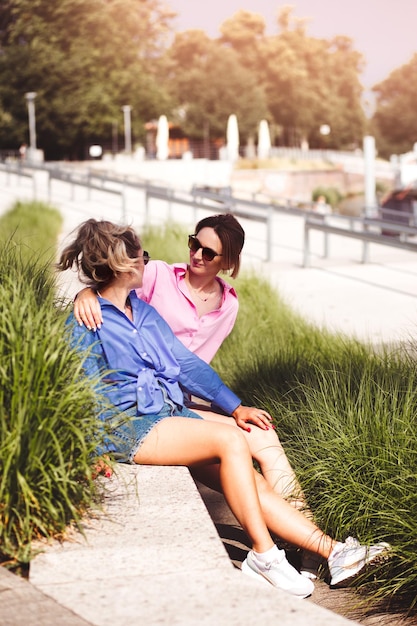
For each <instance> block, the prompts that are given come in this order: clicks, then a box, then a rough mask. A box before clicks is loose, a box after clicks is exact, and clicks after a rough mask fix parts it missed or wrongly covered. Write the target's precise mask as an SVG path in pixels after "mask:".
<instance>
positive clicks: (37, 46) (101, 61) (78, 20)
mask: <svg viewBox="0 0 417 626" xmlns="http://www.w3.org/2000/svg"><path fill="white" fill-rule="evenodd" d="M172 16H173V14H172V12H170V11H168V10H167V9H166V8H165V7H164V5H163V4H162V3H161V2H160V0H89V2H85V0H5V1H4V2H3V3H2V4H1V6H0V52H1V54H0V76H1V77H2V81H1V86H0V104H1V106H2V108H3V110H4V111H6V112H9V113H10V114H11V116H12V118H13V121H12V126H13V128H14V129H15V130H14V135H12V137H10V134H9V130H10V124H8V123H7V120H6V122H4V121H3V120H2V116H0V143H1V144H2V145H5V142H6V141H8V142H10V140H11V139H12V140H14V141H17V140H19V141H22V139H23V136H24V134H25V129H26V110H25V102H24V94H25V92H28V91H35V92H36V93H37V98H36V124H37V135H38V144H39V147H40V148H43V149H44V150H45V151H46V154H47V156H54V157H55V156H63V155H65V156H81V154H80V152H81V153H82V150H83V149H84V148H85V146H86V145H88V143H91V142H95V141H104V140H105V139H106V138H107V137H108V138H111V133H112V125H113V124H114V123H115V122H116V121H117V120H121V119H122V114H121V110H120V109H121V107H122V106H123V105H125V104H129V105H131V106H132V129H133V131H134V132H136V134H137V135H139V133H140V132H142V126H143V122H144V121H146V119H148V118H149V117H153V116H155V115H158V114H159V112H160V111H162V109H163V108H164V106H165V105H166V104H167V103H168V97H167V94H166V92H165V90H164V89H163V88H162V87H161V86H160V84H159V83H158V80H157V65H158V58H159V56H160V54H161V50H162V49H163V46H164V45H165V43H166V41H165V39H164V38H165V36H166V35H167V34H168V33H169V22H170V18H171V17H172ZM18 137H19V139H18ZM8 145H10V143H8Z"/></svg>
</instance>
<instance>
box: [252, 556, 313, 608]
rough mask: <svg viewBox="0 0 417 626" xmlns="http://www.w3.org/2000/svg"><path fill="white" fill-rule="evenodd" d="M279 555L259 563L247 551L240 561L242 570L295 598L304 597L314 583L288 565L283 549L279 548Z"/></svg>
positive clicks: (307, 594)
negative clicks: (274, 558) (244, 557)
mask: <svg viewBox="0 0 417 626" xmlns="http://www.w3.org/2000/svg"><path fill="white" fill-rule="evenodd" d="M278 553H279V557H278V558H277V559H276V560H275V561H271V562H270V563H266V564H265V563H261V562H260V561H258V560H257V559H256V557H255V555H254V554H253V552H252V551H251V552H249V553H248V555H247V557H246V559H245V560H244V561H243V563H242V572H243V573H244V574H247V575H248V576H252V577H253V578H257V579H258V580H264V581H266V582H268V583H270V584H271V585H273V586H274V587H278V589H282V590H283V591H286V592H287V593H291V594H292V595H293V596H296V597H297V598H306V597H307V596H310V595H311V594H312V593H313V591H314V585H313V583H312V582H311V580H309V579H308V578H304V576H301V574H299V573H298V572H297V570H296V569H295V568H294V567H293V566H292V565H290V563H288V561H287V557H286V556H285V552H284V550H279V551H278Z"/></svg>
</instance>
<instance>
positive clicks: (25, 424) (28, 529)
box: [0, 203, 96, 567]
mask: <svg viewBox="0 0 417 626" xmlns="http://www.w3.org/2000/svg"><path fill="white" fill-rule="evenodd" d="M0 226H1V233H2V238H4V239H3V242H2V245H1V247H0V302H1V308H0V380H1V384H0V562H1V563H3V564H8V565H9V566H11V567H14V566H16V565H22V564H27V563H28V562H29V561H30V558H31V542H32V540H33V539H34V538H37V537H51V536H57V535H59V534H60V533H63V532H64V530H65V528H66V526H67V524H68V523H69V522H72V521H75V522H77V521H79V520H80V519H81V515H82V514H83V513H84V512H85V511H86V509H87V508H88V507H89V506H90V505H91V504H92V503H93V501H94V499H95V496H96V487H95V484H94V483H93V480H92V468H91V455H92V453H93V448H94V447H95V440H96V433H95V430H96V418H95V417H94V408H95V399H94V395H93V394H92V393H91V381H87V380H86V379H85V377H84V375H83V373H82V369H81V364H80V358H79V356H78V355H76V354H75V353H74V352H73V351H72V350H71V349H70V348H69V344H68V342H67V339H66V330H65V319H66V314H65V311H63V310H62V309H61V308H59V307H57V306H56V305H57V303H56V302H55V293H56V289H55V281H54V277H53V273H52V271H51V263H50V262H47V261H42V260H40V259H41V257H42V256H45V257H46V256H47V255H48V254H50V253H51V251H54V250H55V248H56V238H57V232H58V230H59V226H60V216H59V213H58V212H57V211H56V210H55V209H52V208H49V207H46V206H45V205H34V204H33V203H30V205H29V206H25V205H23V204H20V203H18V205H17V206H15V207H14V209H12V211H11V212H10V213H9V214H7V215H6V216H5V217H4V218H3V219H2V220H1V224H0ZM53 258H54V257H53Z"/></svg>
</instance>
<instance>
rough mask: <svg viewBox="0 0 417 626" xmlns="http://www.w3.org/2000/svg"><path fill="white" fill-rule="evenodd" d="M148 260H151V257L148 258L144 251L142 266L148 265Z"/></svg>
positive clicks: (147, 253)
mask: <svg viewBox="0 0 417 626" xmlns="http://www.w3.org/2000/svg"><path fill="white" fill-rule="evenodd" d="M150 258H151V257H150V256H149V252H147V251H146V250H144V251H143V252H142V259H143V264H144V265H148V263H149V259H150Z"/></svg>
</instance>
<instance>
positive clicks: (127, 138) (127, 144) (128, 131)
mask: <svg viewBox="0 0 417 626" xmlns="http://www.w3.org/2000/svg"><path fill="white" fill-rule="evenodd" d="M131 110H132V107H131V106H129V105H128V104H126V105H125V106H123V107H122V111H123V115H124V126H125V152H126V154H131V152H132V137H131V128H130V111H131Z"/></svg>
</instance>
